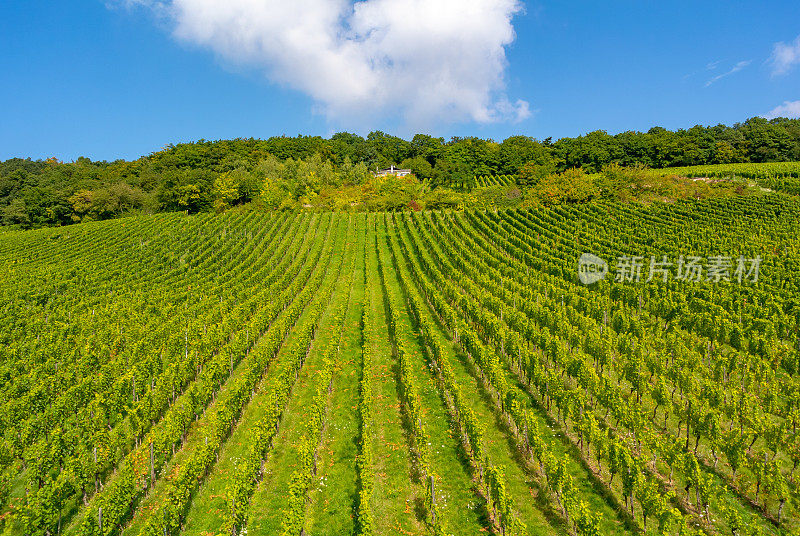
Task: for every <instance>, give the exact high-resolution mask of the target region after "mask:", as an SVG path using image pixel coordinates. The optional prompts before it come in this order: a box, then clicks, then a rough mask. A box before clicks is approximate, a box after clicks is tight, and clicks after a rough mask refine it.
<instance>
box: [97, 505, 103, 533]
mask: <svg viewBox="0 0 800 536" xmlns="http://www.w3.org/2000/svg"><path fill="white" fill-rule="evenodd" d="M97 526H98V527H100V534H102V533H103V507H102V506H101V507H100V508H98V509H97Z"/></svg>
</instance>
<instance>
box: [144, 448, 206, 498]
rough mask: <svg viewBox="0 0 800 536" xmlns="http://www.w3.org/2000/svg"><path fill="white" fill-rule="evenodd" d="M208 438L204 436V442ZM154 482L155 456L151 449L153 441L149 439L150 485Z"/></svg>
mask: <svg viewBox="0 0 800 536" xmlns="http://www.w3.org/2000/svg"><path fill="white" fill-rule="evenodd" d="M207 441H208V438H206V442H207ZM155 482H156V467H155V456H154V451H153V441H152V440H150V486H151V487H152V486H154V485H155Z"/></svg>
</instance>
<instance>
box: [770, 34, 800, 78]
mask: <svg viewBox="0 0 800 536" xmlns="http://www.w3.org/2000/svg"><path fill="white" fill-rule="evenodd" d="M770 63H772V74H773V76H775V75H781V74H786V73H788V72H789V71H790V70H791V69H792V68H793V67H794V66H795V65H800V35H798V36H797V39H795V40H794V42H793V43H789V44H788V45H787V44H786V43H784V42H780V43H775V46H774V47H773V48H772V56H770Z"/></svg>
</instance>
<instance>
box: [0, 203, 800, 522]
mask: <svg viewBox="0 0 800 536" xmlns="http://www.w3.org/2000/svg"><path fill="white" fill-rule="evenodd" d="M252 208H253V207H252V206H250V207H249V208H248V207H242V208H239V209H234V210H231V211H228V212H226V213H223V214H212V213H200V214H196V215H187V214H185V213H182V212H180V213H177V212H176V213H166V214H156V215H140V216H136V217H127V218H121V219H116V220H113V221H108V222H88V223H82V224H79V225H72V226H66V227H60V228H49V229H39V230H33V231H16V230H4V231H0V262H2V265H3V266H4V267H5V268H6V269H5V270H4V272H3V274H2V276H0V296H2V300H0V303H2V305H1V306H0V318H1V320H0V342H1V343H2V344H0V356H2V358H1V359H0V430H2V437H1V438H0V471H1V472H0V534H3V535H22V534H31V535H32V534H37V535H38V534H50V535H53V534H57V533H60V534H67V535H81V536H88V535H100V534H103V535H110V534H125V535H151V536H164V535H165V534H170V535H177V534H185V535H197V536H200V535H209V534H244V533H245V531H246V533H248V534H287V535H288V534H293V535H296V534H301V531H304V533H305V534H309V535H340V534H364V535H366V534H381V535H384V534H385V535H390V534H391V535H393V534H399V533H403V534H428V533H431V534H455V535H461V534H479V533H482V532H489V533H494V534H506V535H511V534H530V535H544V534H581V535H597V534H602V535H604V536H605V535H626V534H631V535H632V534H642V533H646V534H652V535H657V534H700V533H706V534H719V535H724V534H732V533H733V534H772V535H777V534H792V533H797V531H799V530H800V507H799V506H798V500H800V489H798V485H797V478H796V471H795V468H796V466H797V464H798V461H800V436H799V435H798V434H797V430H796V425H797V421H798V419H800V379H799V378H800V377H799V376H798V372H800V370H799V369H800V361H799V360H800V356H799V354H798V348H797V333H798V329H799V328H800V301H798V292H800V270H798V268H800V266H798V259H800V256H799V255H798V253H800V218H798V214H800V202H799V201H798V200H797V199H796V198H795V197H793V196H787V195H778V194H775V195H754V196H726V197H722V198H715V199H706V200H701V201H697V200H686V201H677V202H671V203H661V202H658V201H653V202H650V203H648V204H639V203H621V202H616V201H595V202H591V203H564V204H560V205H557V206H553V207H548V208H538V209H536V210H506V211H478V210H464V211H422V212H397V213H385V212H372V213H351V214H348V213H334V212H321V213H314V212H274V211H261V210H253V209H252ZM583 253H591V254H594V255H596V256H598V257H599V258H601V259H605V260H606V261H608V263H609V264H608V265H607V266H606V268H607V270H608V273H605V272H603V271H602V263H601V261H600V260H597V261H595V264H594V265H593V267H594V268H595V270H589V271H582V272H581V276H585V275H586V274H589V273H591V274H604V273H605V275H606V277H605V278H604V279H602V280H601V281H598V282H595V283H592V284H583V283H581V282H580V280H579V271H578V266H579V259H580V258H581V255H582V254H583ZM665 257H666V258H665ZM694 257H696V258H695V259H693V258H694ZM726 259H727V261H726ZM665 261H666V262H665ZM726 262H727V264H726ZM651 263H652V264H651ZM587 266H588V265H587ZM637 266H638V267H639V269H640V270H641V272H640V275H641V277H640V278H638V277H636V274H637V271H636V267H637ZM654 268H655V269H656V270H655V271H653V270H654ZM596 269H600V271H597V270H596ZM587 270H588V268H587ZM659 270H660V271H659ZM697 270H700V271H699V272H698V271H697ZM649 275H654V277H653V278H652V279H651V280H648V279H650V278H649V277H648V276H649ZM679 276H680V277H679ZM695 276H696V280H695ZM662 277H663V279H662ZM615 278H619V279H620V280H619V281H616V280H615Z"/></svg>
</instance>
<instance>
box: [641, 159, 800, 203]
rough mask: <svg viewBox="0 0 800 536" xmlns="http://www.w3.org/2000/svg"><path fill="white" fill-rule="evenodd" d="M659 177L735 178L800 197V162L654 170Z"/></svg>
mask: <svg viewBox="0 0 800 536" xmlns="http://www.w3.org/2000/svg"><path fill="white" fill-rule="evenodd" d="M652 172H653V173H656V174H658V175H673V174H674V175H680V176H684V177H710V178H735V177H742V178H745V179H750V180H753V181H755V182H756V183H757V184H758V185H759V186H761V187H763V188H769V189H771V190H775V191H780V192H785V193H788V194H793V195H800V162H771V163H765V164H716V165H709V166H691V167H676V168H666V169H659V170H653V171H652Z"/></svg>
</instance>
